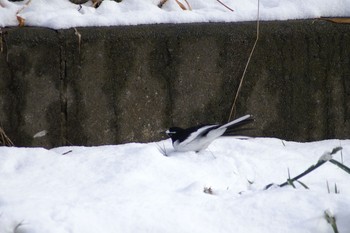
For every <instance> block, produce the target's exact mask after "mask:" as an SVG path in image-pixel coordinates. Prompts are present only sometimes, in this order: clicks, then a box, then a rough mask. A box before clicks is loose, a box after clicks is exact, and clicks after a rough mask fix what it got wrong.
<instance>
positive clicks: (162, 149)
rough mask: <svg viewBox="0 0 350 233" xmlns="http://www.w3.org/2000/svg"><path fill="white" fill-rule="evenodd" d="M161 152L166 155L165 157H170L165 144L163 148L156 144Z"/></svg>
mask: <svg viewBox="0 0 350 233" xmlns="http://www.w3.org/2000/svg"><path fill="white" fill-rule="evenodd" d="M156 145H157V147H158V150H159V152H160V153H161V154H162V155H164V156H168V152H167V151H166V148H165V145H164V143H163V147H161V146H160V145H159V144H158V143H156Z"/></svg>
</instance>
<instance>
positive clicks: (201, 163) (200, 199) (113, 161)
mask: <svg viewBox="0 0 350 233" xmlns="http://www.w3.org/2000/svg"><path fill="white" fill-rule="evenodd" d="M340 145H341V146H342V147H343V150H342V152H341V153H340V152H338V153H337V154H335V155H334V159H336V160H338V161H341V155H342V157H343V160H344V163H345V164H346V165H348V166H349V164H350V157H349V155H350V140H342V141H340V140H328V141H321V142H313V143H295V142H286V141H282V140H278V139H268V138H265V139H263V138H256V139H249V140H238V139H232V138H223V139H219V140H216V141H214V143H212V144H211V145H210V147H209V149H208V150H206V151H203V152H201V153H198V154H197V153H194V152H193V153H192V152H186V153H179V152H174V151H173V149H172V146H171V143H170V141H169V140H167V141H162V142H158V143H148V144H136V143H132V144H124V145H117V146H100V147H61V148H54V149H51V150H45V149H42V148H6V147H1V148H0V232H14V231H13V230H14V229H15V228H16V227H17V231H16V232H26V233H47V232H50V233H81V232H84V233H96V232H104V233H115V232H124V233H129V232H130V233H134V232H155V233H157V232H159V233H163V232H174V233H178V232H191V233H193V232H201V233H206V232H208V233H212V232H236V233H245V232H250V233H261V232H271V233H280V232H284V233H301V232H329V233H331V232H333V231H332V228H331V226H330V225H329V224H328V223H327V221H326V219H325V217H324V211H326V210H327V211H330V212H331V213H333V214H334V216H335V217H336V221H337V226H338V229H339V232H346V231H347V230H348V229H350V223H349V221H348V220H349V217H350V179H349V176H350V175H349V174H347V173H346V172H344V171H343V170H341V169H339V168H338V167H336V166H334V165H333V164H331V163H328V162H327V163H326V164H325V165H323V166H322V167H320V168H318V169H317V170H315V171H314V172H313V173H311V174H309V175H307V176H305V177H304V178H302V179H301V181H302V182H303V183H304V184H306V185H307V186H308V187H309V189H305V188H303V186H302V185H300V184H298V183H297V182H296V183H295V185H296V189H294V188H292V187H291V186H288V187H283V188H278V187H275V188H270V189H268V190H264V187H265V186H266V185H267V184H269V183H277V184H280V183H282V182H284V181H286V179H287V178H288V172H287V171H288V169H289V171H290V174H291V176H295V175H297V174H299V173H301V172H302V171H304V170H306V169H307V168H308V167H309V166H310V165H312V164H315V163H316V162H317V161H318V159H319V157H320V156H321V155H322V154H323V153H324V152H326V151H331V150H332V149H333V148H334V147H338V146H340ZM159 148H163V150H164V149H165V150H166V151H167V155H168V156H167V157H166V156H164V155H163V154H162V153H161V152H160V151H161V150H160V149H159ZM327 182H328V186H329V187H330V193H328V189H327ZM335 184H336V185H337V188H338V189H339V190H340V193H339V194H336V193H335V189H334V186H335ZM204 189H206V192H204ZM209 189H210V191H209Z"/></svg>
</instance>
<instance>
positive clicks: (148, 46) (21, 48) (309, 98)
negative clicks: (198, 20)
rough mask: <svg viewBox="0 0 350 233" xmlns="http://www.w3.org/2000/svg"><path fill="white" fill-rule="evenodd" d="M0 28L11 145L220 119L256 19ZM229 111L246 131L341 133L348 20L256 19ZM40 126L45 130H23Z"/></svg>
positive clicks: (347, 129)
mask: <svg viewBox="0 0 350 233" xmlns="http://www.w3.org/2000/svg"><path fill="white" fill-rule="evenodd" d="M77 31H78V32H79V33H80V35H81V41H79V37H78V36H77V34H76V32H75V30H74V29H69V30H58V31H55V30H50V29H44V28H6V29H2V32H3V33H2V35H1V39H2V52H1V54H0V71H1V79H0V123H1V125H2V128H3V129H4V130H5V131H6V133H7V134H8V136H9V137H10V138H11V139H12V140H13V141H14V143H15V144H16V145H18V146H45V147H53V146H59V145H71V144H73V145H101V144H115V143H124V142H131V141H139V142H146V141H152V140H158V139H161V138H162V137H164V135H162V134H160V132H161V131H162V130H164V129H165V128H167V127H169V126H172V125H178V126H183V127H187V126H190V125H193V124H198V123H206V122H210V123H214V122H226V121H227V118H228V116H229V112H230V108H231V104H232V101H233V98H234V95H235V92H236V90H237V87H238V83H239V79H240V77H241V75H242V72H243V70H244V66H245V64H246V61H247V58H248V56H249V53H250V50H251V48H252V45H253V43H254V40H255V23H254V22H245V23H233V24H216V23H215V24H183V25H149V26H132V27H105V28H78V29H77ZM235 112H236V115H237V116H240V115H243V114H246V113H251V114H253V115H254V116H255V118H256V122H255V123H254V126H255V128H256V130H254V131H252V132H251V134H252V135H255V136H271V137H279V138H283V139H287V140H298V141H309V140H319V139H326V138H349V136H350V25H337V24H332V23H328V22H323V21H315V22H313V21H288V22H263V23H262V24H261V31H260V39H259V42H258V45H257V48H256V51H255V53H254V55H253V57H252V60H251V63H250V66H249V68H248V72H247V74H246V78H245V81H244V84H243V87H242V90H241V94H240V96H239V99H238V103H237V109H236V111H235ZM42 130H47V131H48V134H47V135H46V136H44V137H40V138H33V135H35V134H36V133H37V132H40V131H42Z"/></svg>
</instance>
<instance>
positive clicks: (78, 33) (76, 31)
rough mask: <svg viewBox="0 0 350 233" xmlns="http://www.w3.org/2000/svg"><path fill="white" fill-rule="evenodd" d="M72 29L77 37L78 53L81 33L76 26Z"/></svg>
mask: <svg viewBox="0 0 350 233" xmlns="http://www.w3.org/2000/svg"><path fill="white" fill-rule="evenodd" d="M74 30H75V33H74V34H75V35H76V36H77V37H78V45H79V48H78V51H79V53H80V47H81V34H80V32H78V30H77V28H74Z"/></svg>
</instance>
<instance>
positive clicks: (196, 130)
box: [166, 115, 254, 152]
mask: <svg viewBox="0 0 350 233" xmlns="http://www.w3.org/2000/svg"><path fill="white" fill-rule="evenodd" d="M252 121H254V119H253V117H252V116H251V115H245V116H243V117H240V118H238V119H236V120H234V121H231V122H229V123H227V124H223V125H199V126H195V127H191V128H187V129H182V128H179V127H171V128H170V129H168V130H167V131H166V134H167V135H168V136H169V137H170V138H171V140H172V142H173V146H174V149H175V150H176V151H196V152H198V151H201V150H204V149H206V148H207V147H208V146H209V144H210V143H211V142H212V141H214V140H215V139H217V138H218V137H221V136H237V133H238V132H240V131H242V126H244V125H247V124H249V123H251V122H252Z"/></svg>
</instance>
